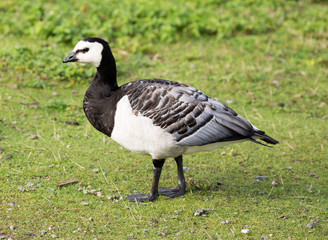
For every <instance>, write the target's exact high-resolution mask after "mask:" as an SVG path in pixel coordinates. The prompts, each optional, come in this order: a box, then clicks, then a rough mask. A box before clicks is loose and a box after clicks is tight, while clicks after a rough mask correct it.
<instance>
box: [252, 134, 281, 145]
mask: <svg viewBox="0 0 328 240" xmlns="http://www.w3.org/2000/svg"><path fill="white" fill-rule="evenodd" d="M253 136H254V137H256V138H258V139H260V140H262V141H264V142H266V143H269V144H273V145H275V144H277V143H279V141H277V140H276V139H274V138H272V137H270V136H268V135H266V134H265V132H263V131H256V132H255V133H254V135H253ZM248 140H249V141H252V142H254V143H258V144H261V145H263V146H267V147H269V146H268V145H266V144H263V143H261V142H259V141H256V140H255V139H254V138H252V137H250V138H248Z"/></svg>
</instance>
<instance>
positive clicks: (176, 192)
mask: <svg viewBox="0 0 328 240" xmlns="http://www.w3.org/2000/svg"><path fill="white" fill-rule="evenodd" d="M174 160H175V161H176V163H177V168H178V186H177V187H173V188H169V187H160V188H159V189H158V190H159V194H161V195H165V196H168V197H170V198H175V197H179V196H182V195H183V194H184V193H185V192H186V180H185V177H184V173H183V163H182V156H179V157H176V158H175V159H174Z"/></svg>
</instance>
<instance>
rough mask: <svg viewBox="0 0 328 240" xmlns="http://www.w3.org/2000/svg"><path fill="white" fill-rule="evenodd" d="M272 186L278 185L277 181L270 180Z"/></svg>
mask: <svg viewBox="0 0 328 240" xmlns="http://www.w3.org/2000/svg"><path fill="white" fill-rule="evenodd" d="M271 184H272V185H273V186H278V185H279V183H278V182H276V181H272V183H271Z"/></svg>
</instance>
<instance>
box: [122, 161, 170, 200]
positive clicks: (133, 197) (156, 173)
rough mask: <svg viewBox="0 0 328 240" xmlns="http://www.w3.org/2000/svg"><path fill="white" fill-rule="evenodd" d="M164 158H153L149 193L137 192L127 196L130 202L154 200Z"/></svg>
mask: <svg viewBox="0 0 328 240" xmlns="http://www.w3.org/2000/svg"><path fill="white" fill-rule="evenodd" d="M164 162H165V159H159V160H158V159H153V165H154V166H153V173H154V176H153V183H152V186H151V190H150V194H149V195H147V194H144V193H138V194H132V195H129V196H127V198H128V200H129V201H130V202H135V201H138V202H144V201H155V200H156V199H157V197H158V182H159V178H160V176H161V173H162V167H163V165H164Z"/></svg>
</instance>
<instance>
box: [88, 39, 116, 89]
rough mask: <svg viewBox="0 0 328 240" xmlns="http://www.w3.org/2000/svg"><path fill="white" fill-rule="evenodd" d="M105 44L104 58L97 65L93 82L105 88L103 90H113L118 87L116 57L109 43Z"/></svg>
mask: <svg viewBox="0 0 328 240" xmlns="http://www.w3.org/2000/svg"><path fill="white" fill-rule="evenodd" d="M103 46H104V49H103V52H102V59H101V62H100V65H99V67H97V73H96V76H95V78H94V80H93V84H96V85H98V87H102V88H104V89H103V91H109V92H113V91H115V90H116V89H117V88H118V86H117V79H116V63H115V58H114V56H113V54H112V51H111V50H110V47H109V45H108V44H103Z"/></svg>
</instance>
